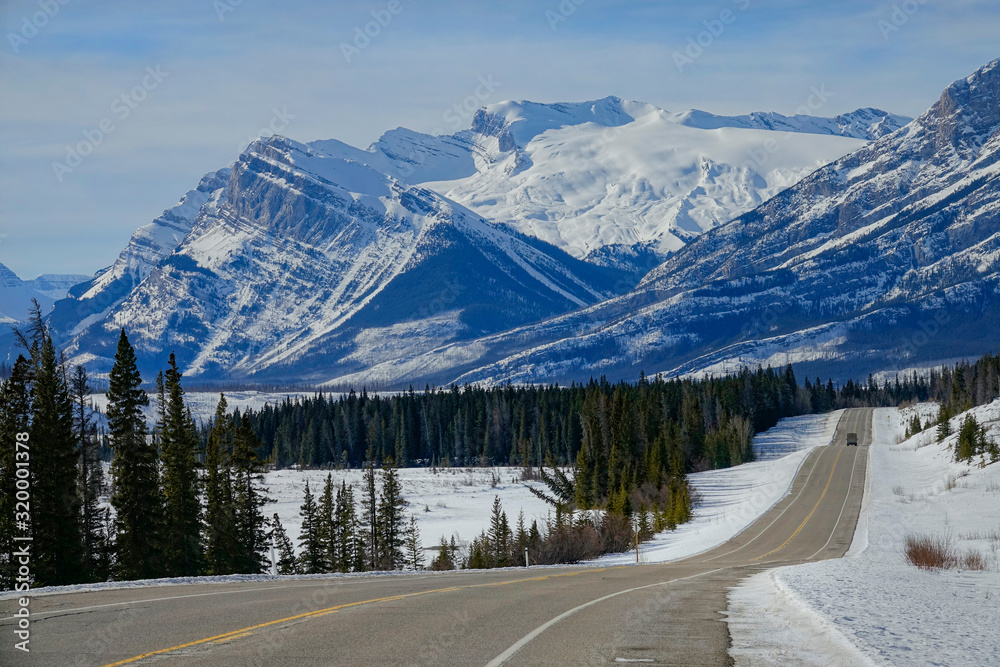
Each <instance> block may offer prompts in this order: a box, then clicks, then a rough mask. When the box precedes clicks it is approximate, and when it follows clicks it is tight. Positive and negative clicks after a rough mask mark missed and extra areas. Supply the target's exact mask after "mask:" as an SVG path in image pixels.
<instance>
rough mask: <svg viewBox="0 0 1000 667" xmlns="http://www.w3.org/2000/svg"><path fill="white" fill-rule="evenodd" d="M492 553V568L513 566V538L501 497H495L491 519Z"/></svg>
mask: <svg viewBox="0 0 1000 667" xmlns="http://www.w3.org/2000/svg"><path fill="white" fill-rule="evenodd" d="M487 538H488V544H489V549H490V553H489V555H488V562H489V563H490V565H489V566H490V567H509V566H510V565H511V542H512V536H511V532H510V525H509V524H508V522H507V513H506V512H504V511H503V506H502V505H501V504H500V496H494V497H493V513H492V515H491V517H490V530H489V532H488V533H487Z"/></svg>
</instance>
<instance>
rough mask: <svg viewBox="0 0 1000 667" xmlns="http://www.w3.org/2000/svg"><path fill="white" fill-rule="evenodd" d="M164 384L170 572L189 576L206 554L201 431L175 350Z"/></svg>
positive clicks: (162, 431) (199, 567)
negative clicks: (190, 408)
mask: <svg viewBox="0 0 1000 667" xmlns="http://www.w3.org/2000/svg"><path fill="white" fill-rule="evenodd" d="M163 388H164V389H165V390H166V406H165V407H163V406H162V405H161V406H160V410H161V412H160V414H161V419H162V421H161V422H160V423H159V424H158V431H159V434H160V458H161V460H162V465H163V473H162V475H163V499H164V509H165V513H166V528H165V530H166V532H165V536H166V554H165V555H166V564H167V573H168V574H169V575H170V576H175V577H188V576H194V575H197V574H201V571H202V568H203V567H204V557H205V556H204V550H203V546H202V543H201V503H200V502H199V499H198V498H199V489H198V486H199V480H198V471H197V469H196V466H197V460H196V449H197V447H198V432H197V429H196V427H195V424H194V420H193V419H192V418H191V413H190V412H189V411H188V410H187V409H186V408H185V406H184V390H183V389H182V388H181V372H180V371H179V370H178V369H177V360H176V358H175V357H174V353H173V352H171V353H170V359H169V362H168V367H167V372H166V373H164V375H163Z"/></svg>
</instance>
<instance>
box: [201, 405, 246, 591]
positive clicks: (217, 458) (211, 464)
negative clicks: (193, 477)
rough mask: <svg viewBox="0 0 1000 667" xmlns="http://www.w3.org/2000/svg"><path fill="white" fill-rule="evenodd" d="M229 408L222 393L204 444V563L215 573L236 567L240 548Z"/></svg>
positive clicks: (228, 572) (209, 570) (226, 572)
mask: <svg viewBox="0 0 1000 667" xmlns="http://www.w3.org/2000/svg"><path fill="white" fill-rule="evenodd" d="M227 408H228V403H227V401H226V396H225V394H220V395H219V403H218V405H217V406H216V408H215V418H214V419H213V421H212V429H211V430H210V431H209V433H208V443H207V444H206V446H205V567H206V571H207V573H208V574H216V575H218V574H232V573H233V572H235V571H236V565H235V559H236V552H237V550H238V545H237V543H236V518H235V517H236V509H235V506H234V503H233V485H232V474H231V471H230V460H229V458H230V454H231V451H232V447H233V427H232V422H231V421H230V419H229V415H228V414H226V410H227Z"/></svg>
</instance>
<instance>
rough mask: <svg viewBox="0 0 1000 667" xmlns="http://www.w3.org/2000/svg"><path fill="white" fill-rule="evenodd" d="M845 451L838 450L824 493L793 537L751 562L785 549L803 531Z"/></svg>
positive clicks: (827, 488) (821, 499) (821, 500)
mask: <svg viewBox="0 0 1000 667" xmlns="http://www.w3.org/2000/svg"><path fill="white" fill-rule="evenodd" d="M843 452H844V450H843V449H841V450H840V451H838V452H837V458H835V459H834V460H833V468H832V469H831V470H830V479H828V480H826V488H824V489H823V493H822V494H821V495H820V497H819V500H817V501H816V504H815V505H814V506H813V508H812V511H811V512H809V515H808V516H807V517H806V518H805V520H804V521H803V522H802V523H801V524H800V525H799V527H798V528H796V529H795V532H794V533H792V536H791V537H789V538H788V539H787V540H785V543H784V544H782V545H781V546H780V547H777V548H775V549H771V550H770V551H768V552H767V553H766V554H763V555H760V556H757V557H756V558H753V559H751V562H753V561H756V560H760V559H761V558H767V557H768V556H770V555H771V554H773V553H774V552H776V551H781V550H782V549H784V548H785V547H786V546H788V543H789V542H791V541H792V540H794V539H795V536H796V535H798V534H799V531H801V530H802V529H803V528H805V525H806V524H807V523H809V519H811V518H812V515H813V514H814V513H815V512H816V510H817V509H818V508H819V504H820V503H821V502H823V498H825V497H826V492H827V491H829V490H830V483H831V482H833V473H835V472H836V471H837V461H839V460H840V455H841V454H842V453H843Z"/></svg>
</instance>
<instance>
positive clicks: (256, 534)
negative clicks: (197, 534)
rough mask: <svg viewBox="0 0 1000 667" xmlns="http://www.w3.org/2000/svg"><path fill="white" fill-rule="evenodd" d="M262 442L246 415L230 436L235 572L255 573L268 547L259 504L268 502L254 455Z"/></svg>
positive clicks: (258, 569)
mask: <svg viewBox="0 0 1000 667" xmlns="http://www.w3.org/2000/svg"><path fill="white" fill-rule="evenodd" d="M261 447H262V443H261V442H260V440H259V439H258V438H257V436H256V435H255V434H254V432H253V429H252V428H251V426H250V420H249V419H247V417H246V415H243V416H242V417H241V419H240V425H239V427H238V428H237V429H236V433H235V434H234V436H233V455H232V469H233V506H234V508H235V519H236V545H237V552H236V563H235V564H236V572H238V573H240V574H256V573H258V572H260V571H262V570H263V568H264V560H265V556H266V554H267V551H268V549H269V546H270V545H269V544H268V542H267V535H266V532H267V531H266V529H265V526H264V513H263V507H264V505H266V504H267V503H268V502H269V500H270V499H269V498H268V497H267V489H266V488H264V476H263V466H262V464H261V462H260V460H259V459H258V458H257V451H258V450H259V449H260V448H261Z"/></svg>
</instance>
